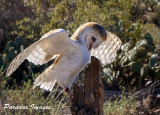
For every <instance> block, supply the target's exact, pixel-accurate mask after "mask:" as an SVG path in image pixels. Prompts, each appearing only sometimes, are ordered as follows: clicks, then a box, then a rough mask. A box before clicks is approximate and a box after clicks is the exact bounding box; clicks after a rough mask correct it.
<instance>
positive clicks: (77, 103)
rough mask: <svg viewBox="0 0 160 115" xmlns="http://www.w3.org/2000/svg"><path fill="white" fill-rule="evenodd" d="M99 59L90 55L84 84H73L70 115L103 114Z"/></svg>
mask: <svg viewBox="0 0 160 115" xmlns="http://www.w3.org/2000/svg"><path fill="white" fill-rule="evenodd" d="M100 72H101V64H100V61H99V60H98V59H97V58H95V57H91V63H90V64H89V65H88V68H87V69H86V71H85V80H84V86H78V85H74V86H73V100H72V104H73V105H72V107H71V112H72V115H103V95H104V91H103V85H102V75H101V74H100Z"/></svg>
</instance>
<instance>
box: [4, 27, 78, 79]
mask: <svg viewBox="0 0 160 115" xmlns="http://www.w3.org/2000/svg"><path fill="white" fill-rule="evenodd" d="M73 45H74V46H75V44H74V42H73V40H71V39H69V38H68V35H67V32H66V31H65V30H63V29H56V30H52V31H50V32H48V33H46V34H45V35H44V36H42V38H41V39H40V40H38V41H37V42H35V43H33V44H32V45H30V46H29V47H28V48H26V49H25V50H24V51H22V52H21V53H20V54H19V55H18V56H17V57H16V58H15V59H14V60H13V61H12V62H11V64H10V65H9V67H8V69H7V75H6V76H7V77H8V76H10V75H11V74H12V73H13V72H14V71H15V70H16V69H17V68H18V67H19V65H20V64H21V63H22V62H23V61H24V60H25V59H28V60H29V61H30V62H32V63H34V64H36V65H42V64H44V63H47V62H48V61H49V60H51V59H53V58H54V57H55V56H54V55H57V54H63V53H64V47H65V49H70V47H72V48H73ZM62 46H63V47H62Z"/></svg>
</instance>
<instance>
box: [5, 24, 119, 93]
mask: <svg viewBox="0 0 160 115" xmlns="http://www.w3.org/2000/svg"><path fill="white" fill-rule="evenodd" d="M121 44H122V42H121V40H120V39H119V38H118V37H117V36H116V35H114V34H112V33H110V32H108V31H106V30H105V28H104V27H103V26H102V25H100V24H98V23H95V22H88V23H85V24H83V25H82V26H80V27H79V28H78V29H77V30H76V31H75V32H74V34H73V35H72V36H71V38H69V37H68V35H67V32H66V31H65V30H64V29H56V30H52V31H50V32H48V33H46V34H44V35H43V36H42V37H41V38H40V39H39V40H38V41H36V42H35V43H33V44H32V45H30V46H29V47H28V48H26V49H25V50H23V51H22V52H21V53H20V54H19V55H18V56H17V57H15V59H14V60H13V61H12V62H11V63H10V65H9V67H8V69H7V75H6V76H7V77H8V76H10V75H11V74H12V73H13V72H14V71H15V70H16V69H17V68H18V67H19V66H20V64H21V63H22V62H23V61H24V60H25V59H27V60H29V61H30V62H32V63H34V64H35V65H42V64H45V63H47V62H49V61H50V60H52V59H55V61H54V63H53V64H52V65H50V66H49V67H48V68H47V69H46V70H44V71H43V72H42V73H41V74H40V75H39V76H38V77H37V78H36V80H35V82H34V86H33V88H35V87H36V86H40V88H42V89H45V90H49V91H52V89H53V87H54V85H55V83H56V82H57V83H58V85H59V86H60V87H62V88H63V90H64V91H66V92H68V91H69V89H70V88H71V86H72V84H73V82H74V81H75V79H76V77H77V76H78V74H79V73H80V72H81V71H82V70H83V68H84V67H85V66H86V65H87V64H88V63H89V61H90V57H91V56H95V57H96V58H98V59H99V60H100V61H101V63H102V64H103V65H104V64H107V63H111V62H112V61H113V60H114V59H115V57H116V51H117V49H118V48H119V47H120V45H121Z"/></svg>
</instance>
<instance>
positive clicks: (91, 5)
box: [0, 0, 160, 114]
mask: <svg viewBox="0 0 160 115" xmlns="http://www.w3.org/2000/svg"><path fill="white" fill-rule="evenodd" d="M86 22H97V23H99V24H101V25H103V26H104V27H105V28H106V30H107V31H110V32H112V33H115V34H116V35H117V36H118V37H120V38H121V40H122V42H123V44H122V47H121V49H120V51H118V57H117V59H116V60H115V61H114V62H113V63H112V64H109V65H106V66H105V68H104V69H103V70H104V77H103V78H104V80H105V81H106V83H108V84H110V86H111V87H113V88H112V89H113V90H120V89H119V88H120V87H127V89H126V90H132V89H134V88H135V87H136V89H137V90H138V89H141V88H143V87H144V86H145V85H146V84H147V82H148V81H155V80H158V79H159V78H160V67H159V60H160V50H159V49H158V48H160V38H159V36H160V30H159V28H160V2H158V0H107V1H103V0H86V1H84V0H0V23H1V25H0V44H1V46H0V67H1V68H2V69H1V72H0V77H1V79H0V89H1V92H0V101H1V102H0V104H2V107H3V104H4V103H10V104H13V105H14V104H16V105H30V104H32V103H34V104H37V105H38V104H40V105H43V104H44V105H51V106H52V107H53V106H54V105H55V104H56V103H58V101H57V102H55V101H54V103H53V102H51V101H52V100H54V97H53V96H48V97H47V99H44V96H43V94H42V93H41V90H39V89H36V90H32V84H33V81H34V80H35V76H37V75H38V74H39V72H42V71H43V70H44V69H45V68H46V67H47V66H48V65H49V64H45V65H43V66H41V67H39V66H35V65H34V64H32V63H29V62H28V61H24V63H22V65H21V66H20V67H19V68H18V69H17V70H16V71H15V72H14V73H13V74H12V76H11V77H9V78H5V73H6V69H7V67H8V65H9V64H10V62H11V61H12V60H13V59H14V58H15V56H16V55H18V54H19V53H20V52H21V51H22V50H23V49H24V48H26V47H27V46H29V45H30V44H32V43H33V42H35V41H36V40H38V39H40V37H41V36H42V35H43V34H44V33H46V32H48V31H50V30H53V29H57V28H63V29H65V30H66V31H67V32H68V35H69V36H71V35H72V34H73V33H74V31H75V30H76V29H77V28H78V27H79V26H80V25H82V24H84V23H86ZM50 63H51V62H50ZM35 74H36V75H35ZM115 84H116V86H115ZM104 86H105V84H104ZM15 94H16V95H17V96H15ZM2 100H3V101H2ZM8 100H11V101H8ZM48 100H50V101H48ZM124 102H125V101H124ZM65 103H66V102H65ZM65 103H64V102H63V103H62V105H63V104H65ZM0 106H1V105H0ZM59 107H62V106H59ZM0 109H1V108H0ZM58 109H59V108H58ZM53 111H54V110H47V111H46V114H51V113H54V112H53ZM7 112H8V113H12V112H14V113H16V112H18V111H16V110H15V111H7ZM23 112H24V113H26V114H28V113H34V112H35V111H31V110H28V111H20V113H18V114H21V113H23ZM36 112H37V111H36ZM39 112H40V113H39V114H42V111H39ZM37 114H38V113H37Z"/></svg>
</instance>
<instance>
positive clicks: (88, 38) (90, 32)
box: [71, 22, 107, 50]
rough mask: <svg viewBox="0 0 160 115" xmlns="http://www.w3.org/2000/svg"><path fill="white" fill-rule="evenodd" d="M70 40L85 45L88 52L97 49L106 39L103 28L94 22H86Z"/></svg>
mask: <svg viewBox="0 0 160 115" xmlns="http://www.w3.org/2000/svg"><path fill="white" fill-rule="evenodd" d="M71 39H75V40H78V41H80V42H81V43H85V44H86V46H87V47H88V50H91V49H92V48H97V47H98V46H99V45H100V44H101V43H102V42H103V41H105V40H106V39H107V32H106V30H105V28H104V27H103V26H101V25H100V24H98V23H95V22H88V23H85V24H83V25H82V26H80V27H79V28H78V29H77V30H76V32H75V33H74V34H73V35H72V37H71Z"/></svg>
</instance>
